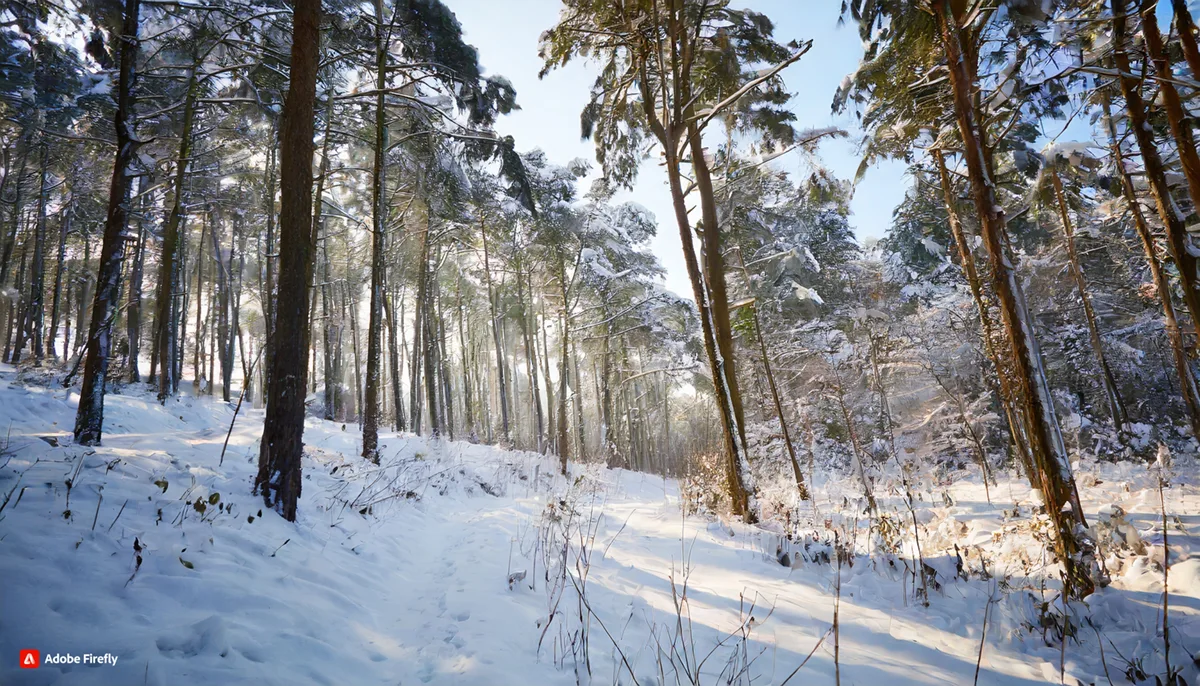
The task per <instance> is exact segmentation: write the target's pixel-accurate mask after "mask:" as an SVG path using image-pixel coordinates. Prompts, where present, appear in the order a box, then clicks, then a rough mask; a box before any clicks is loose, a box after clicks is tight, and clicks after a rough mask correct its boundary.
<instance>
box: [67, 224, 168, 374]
mask: <svg viewBox="0 0 1200 686" xmlns="http://www.w3.org/2000/svg"><path fill="white" fill-rule="evenodd" d="M73 212H74V204H73V203H68V204H67V206H66V207H65V208H64V209H63V213H62V217H61V218H60V219H59V229H58V258H57V260H56V264H55V267H54V295H53V296H52V297H53V303H52V304H51V306H50V336H49V337H48V340H47V344H48V345H49V346H50V356H51V357H53V358H54V359H56V360H57V359H58V352H57V350H58V347H57V343H56V341H57V340H58V320H59V317H60V316H61V315H62V310H63V308H62V304H63V303H64V302H66V303H67V307H70V302H71V299H70V297H69V296H68V297H67V298H66V299H65V300H64V298H63V297H62V289H63V272H64V270H65V268H66V266H67V263H66V260H67V236H68V235H69V234H70V233H71V215H72V214H73ZM143 233H144V232H143ZM138 261H139V262H140V261H141V256H140V255H139V256H138ZM138 273H139V274H140V270H139V271H138ZM140 311H141V298H140V297H139V298H138V312H131V313H129V317H130V320H131V321H134V320H135V319H134V318H135V315H138V313H140ZM67 321H68V322H69V321H70V320H69V319H68V320H67ZM68 330H69V327H68ZM67 344H68V341H67V339H66V337H64V338H63V348H62V350H63V358H64V359H65V358H66V357H67V354H68V353H69V352H70V348H68V347H67ZM130 349H131V350H132V349H133V348H132V343H131V348H130ZM134 369H135V370H136V367H135V368H134ZM134 381H137V379H134Z"/></svg>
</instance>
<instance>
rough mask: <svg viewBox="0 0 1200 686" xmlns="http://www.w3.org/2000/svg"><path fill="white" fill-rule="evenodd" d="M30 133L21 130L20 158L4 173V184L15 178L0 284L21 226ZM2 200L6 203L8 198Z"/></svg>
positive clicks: (1, 252)
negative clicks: (10, 219)
mask: <svg viewBox="0 0 1200 686" xmlns="http://www.w3.org/2000/svg"><path fill="white" fill-rule="evenodd" d="M31 135H32V134H31V133H30V132H29V131H28V130H26V131H22V133H21V137H20V138H19V139H18V141H17V146H18V148H19V149H20V150H21V152H20V155H19V156H18V157H19V158H20V159H19V161H18V162H17V166H16V169H13V170H6V173H5V175H4V185H8V177H9V176H12V177H14V178H15V179H16V181H15V183H14V184H13V198H12V203H11V204H12V221H11V222H10V223H9V228H8V232H7V233H6V234H5V236H4V243H3V245H0V286H3V285H4V284H6V283H8V277H9V273H8V270H9V268H10V267H11V266H12V255H13V249H14V248H15V247H16V245H17V230H18V229H20V227H21V212H22V210H23V208H22V207H21V190H22V189H23V188H24V185H23V184H22V181H23V180H24V177H25V165H26V163H27V162H28V160H29V148H30V147H31V146H30V143H29V138H30V136H31ZM4 201H5V202H6V203H7V202H8V199H7V198H5V199H4Z"/></svg>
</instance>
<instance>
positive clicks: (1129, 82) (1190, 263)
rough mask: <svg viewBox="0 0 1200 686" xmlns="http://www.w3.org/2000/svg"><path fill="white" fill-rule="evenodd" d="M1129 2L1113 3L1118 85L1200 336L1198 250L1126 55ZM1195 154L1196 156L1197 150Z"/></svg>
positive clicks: (1186, 301)
mask: <svg viewBox="0 0 1200 686" xmlns="http://www.w3.org/2000/svg"><path fill="white" fill-rule="evenodd" d="M1126 7H1127V5H1126V0H1112V10H1113V41H1112V44H1113V63H1114V65H1115V66H1116V68H1117V70H1118V71H1119V72H1120V73H1121V77H1120V78H1118V81H1119V83H1120V85H1121V95H1122V96H1123V97H1124V98H1125V112H1126V114H1127V115H1128V117H1129V129H1130V131H1131V132H1132V133H1133V137H1134V139H1135V140H1136V141H1137V145H1138V150H1139V152H1141V154H1142V163H1143V166H1144V167H1145V170H1146V171H1145V176H1146V182H1147V183H1148V184H1149V186H1150V195H1151V196H1152V197H1153V198H1154V204H1155V207H1156V209H1157V210H1158V216H1159V218H1160V219H1162V223H1163V226H1165V227H1166V230H1167V248H1168V251H1169V252H1170V254H1171V259H1173V260H1174V261H1175V267H1176V268H1177V269H1178V270H1179V282H1180V285H1181V286H1182V287H1183V302H1184V304H1185V305H1187V310H1188V313H1189V314H1191V315H1192V329H1191V331H1190V332H1189V333H1191V334H1192V335H1200V323H1198V322H1197V317H1200V283H1197V276H1198V273H1197V267H1198V266H1200V265H1198V263H1197V260H1196V254H1195V247H1194V246H1193V244H1192V239H1191V236H1190V235H1189V234H1188V231H1187V226H1186V225H1185V222H1184V216H1183V212H1182V211H1181V210H1180V209H1179V207H1178V206H1177V205H1176V204H1175V199H1174V198H1172V197H1171V188H1170V186H1169V185H1168V183H1167V173H1166V167H1165V165H1164V164H1163V159H1162V156H1161V155H1160V154H1159V152H1158V147H1157V146H1156V145H1155V142H1154V133H1153V131H1152V130H1151V128H1150V124H1149V122H1148V121H1147V116H1146V102H1145V101H1144V100H1143V99H1142V93H1141V90H1140V88H1141V83H1140V82H1139V80H1138V79H1137V78H1136V77H1134V76H1133V74H1132V71H1131V67H1130V65H1129V54H1128V53H1127V52H1126V47H1125V45H1126V41H1127V40H1128V30H1127V23H1126V14H1125V10H1126ZM1192 152H1193V153H1194V152H1195V149H1194V148H1193V150H1192Z"/></svg>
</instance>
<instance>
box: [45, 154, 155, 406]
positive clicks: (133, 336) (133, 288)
mask: <svg viewBox="0 0 1200 686" xmlns="http://www.w3.org/2000/svg"><path fill="white" fill-rule="evenodd" d="M153 185H154V183H153V181H152V179H151V177H149V176H143V177H141V181H140V182H139V183H138V193H139V195H141V196H142V197H141V198H140V200H141V202H140V203H139V207H140V208H141V209H140V211H139V212H138V221H137V225H138V236H137V247H136V248H135V249H136V251H137V252H136V253H134V256H133V270H132V272H131V273H130V276H129V293H128V295H126V296H125V299H126V302H127V303H128V307H127V308H126V310H125V336H126V338H128V342H129V355H128V365H129V382H130V383H138V382H139V381H141V380H142V374H141V370H140V369H139V368H138V367H139V364H138V361H139V358H140V357H141V344H142V281H143V278H142V277H143V274H144V272H145V269H144V265H145V262H146V258H145V253H146V233H147V232H146V220H145V217H146V214H147V213H148V212H149V207H150V196H149V194H148V193H147V192H146V189H147V188H149V187H151V186H153ZM63 236H64V238H65V237H66V234H65V233H64V234H63ZM55 290H56V291H57V287H56V288H55ZM57 297H58V294H57V292H56V293H55V300H56V302H55V305H54V309H55V311H56V312H57V310H58V303H57ZM56 318H57V314H55V316H54V317H52V319H56ZM51 335H52V336H53V335H54V334H53V331H52V332H51Z"/></svg>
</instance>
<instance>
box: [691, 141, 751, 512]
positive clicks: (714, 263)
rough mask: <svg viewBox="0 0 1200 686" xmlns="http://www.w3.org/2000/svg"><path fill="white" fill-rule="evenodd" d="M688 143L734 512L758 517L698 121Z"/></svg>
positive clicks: (713, 206)
mask: <svg viewBox="0 0 1200 686" xmlns="http://www.w3.org/2000/svg"><path fill="white" fill-rule="evenodd" d="M687 136H688V147H689V148H690V149H691V153H692V170H693V171H694V172H695V175H696V190H697V192H698V193H699V195H700V210H701V223H702V225H703V231H702V233H701V241H700V242H701V253H702V255H703V258H704V281H705V284H706V285H707V286H708V296H709V303H708V316H709V317H710V318H711V319H712V332H713V339H714V341H715V343H716V350H715V353H716V358H715V359H714V360H713V368H714V370H716V371H717V372H718V373H720V375H721V379H720V383H719V384H717V385H718V386H719V387H724V388H723V389H722V390H721V392H720V398H721V400H720V402H721V403H722V404H728V405H729V406H730V409H729V411H728V414H729V415H730V419H731V421H732V422H733V424H732V426H730V427H728V428H729V429H731V430H733V431H734V435H733V436H731V438H732V439H733V440H734V441H735V442H736V443H738V444H739V445H738V450H737V451H736V453H734V454H733V455H732V457H734V458H735V459H733V460H731V462H730V484H732V485H734V487H735V488H736V489H737V490H738V491H740V492H739V493H738V496H737V498H736V500H745V502H746V505H745V508H744V510H745V511H744V512H737V509H738V508H737V507H735V512H736V513H738V514H743V515H747V513H750V514H748V516H750V517H752V518H757V516H758V513H757V512H751V511H752V510H756V508H757V505H756V502H755V501H756V494H755V487H754V477H753V475H752V474H751V472H750V456H749V451H748V449H747V444H746V417H745V411H744V410H743V408H742V396H741V392H740V391H739V389H738V380H737V372H736V370H735V368H734V360H735V358H736V354H735V352H734V348H733V328H732V326H731V324H730V321H729V298H728V296H727V295H726V291H725V258H724V253H723V250H722V247H721V223H720V219H719V217H718V214H717V203H716V196H715V194H714V192H713V185H712V177H711V175H710V173H709V169H708V161H707V160H706V159H705V157H704V142H703V140H702V139H701V137H700V133H699V131H697V130H696V127H695V124H689V125H688V133H687Z"/></svg>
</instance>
